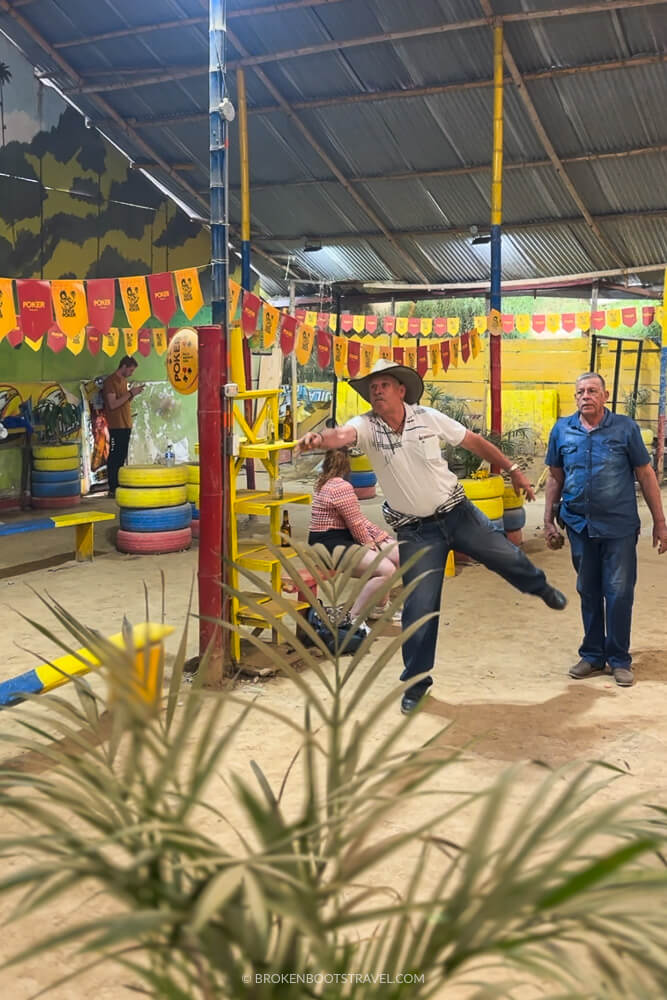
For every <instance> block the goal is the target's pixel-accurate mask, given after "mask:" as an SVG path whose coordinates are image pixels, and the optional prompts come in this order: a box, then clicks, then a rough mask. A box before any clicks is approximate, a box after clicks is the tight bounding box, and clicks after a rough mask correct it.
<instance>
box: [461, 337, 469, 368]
mask: <svg viewBox="0 0 667 1000" xmlns="http://www.w3.org/2000/svg"><path fill="white" fill-rule="evenodd" d="M460 340H461V357H462V358H463V360H464V361H467V360H468V358H469V357H470V332H469V331H468V330H466V331H465V333H462V334H461V337H460Z"/></svg>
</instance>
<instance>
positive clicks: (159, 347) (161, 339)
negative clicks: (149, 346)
mask: <svg viewBox="0 0 667 1000" xmlns="http://www.w3.org/2000/svg"><path fill="white" fill-rule="evenodd" d="M153 347H154V348H155V353H156V354H157V355H162V354H164V352H165V351H166V350H167V331H166V330H165V328H164V327H163V326H154V327H153Z"/></svg>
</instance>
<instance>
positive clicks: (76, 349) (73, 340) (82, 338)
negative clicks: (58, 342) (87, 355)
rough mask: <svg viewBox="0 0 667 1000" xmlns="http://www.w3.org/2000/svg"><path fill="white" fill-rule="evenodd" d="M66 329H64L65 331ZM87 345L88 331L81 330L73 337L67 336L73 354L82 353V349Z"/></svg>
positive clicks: (68, 346) (69, 349)
mask: <svg viewBox="0 0 667 1000" xmlns="http://www.w3.org/2000/svg"><path fill="white" fill-rule="evenodd" d="M64 332H65V331H64V330H63V333H64ZM85 346H86V331H85V330H79V332H78V333H75V334H74V336H73V337H68V338H67V350H68V351H71V352H72V354H81V351H82V350H83V349H84V347H85Z"/></svg>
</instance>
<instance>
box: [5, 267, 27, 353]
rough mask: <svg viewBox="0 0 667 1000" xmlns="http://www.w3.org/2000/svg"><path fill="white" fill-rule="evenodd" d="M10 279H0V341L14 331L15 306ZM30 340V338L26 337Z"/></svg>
mask: <svg viewBox="0 0 667 1000" xmlns="http://www.w3.org/2000/svg"><path fill="white" fill-rule="evenodd" d="M12 286H13V282H12V279H11V278H0V340H3V339H4V338H5V337H6V336H7V334H8V333H10V332H11V331H12V330H15V329H16V306H15V305H14V291H13V287H12ZM26 340H30V337H26Z"/></svg>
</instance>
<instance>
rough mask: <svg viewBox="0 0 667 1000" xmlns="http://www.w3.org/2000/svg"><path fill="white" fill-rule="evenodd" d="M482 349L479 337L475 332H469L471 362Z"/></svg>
mask: <svg viewBox="0 0 667 1000" xmlns="http://www.w3.org/2000/svg"><path fill="white" fill-rule="evenodd" d="M484 319H485V320H486V316H485V317H484ZM481 349H482V342H481V340H480V337H479V333H478V331H477V330H471V331H470V353H471V354H472V357H473V361H474V359H475V358H476V357H477V355H478V354H479V352H480V351H481Z"/></svg>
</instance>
